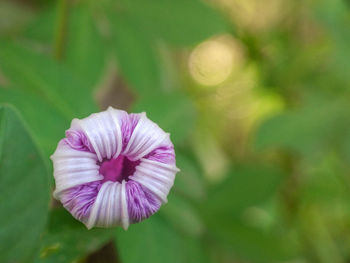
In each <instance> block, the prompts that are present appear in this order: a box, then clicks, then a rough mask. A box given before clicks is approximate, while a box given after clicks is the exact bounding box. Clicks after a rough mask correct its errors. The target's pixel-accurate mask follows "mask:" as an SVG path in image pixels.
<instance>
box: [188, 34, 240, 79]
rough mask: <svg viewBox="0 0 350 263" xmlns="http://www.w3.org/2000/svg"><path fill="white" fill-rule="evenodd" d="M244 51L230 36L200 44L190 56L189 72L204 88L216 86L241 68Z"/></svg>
mask: <svg viewBox="0 0 350 263" xmlns="http://www.w3.org/2000/svg"><path fill="white" fill-rule="evenodd" d="M242 61H243V49H242V47H241V46H240V44H239V43H238V42H237V41H236V40H234V39H233V38H232V37H230V36H226V35H225V36H221V37H219V38H216V39H210V40H208V41H205V42H203V43H201V44H199V45H198V46H197V47H196V48H195V49H194V50H193V51H192V53H191V54H190V57H189V62H188V65H189V71H190V74H191V76H192V77H193V79H194V80H195V81H197V82H198V83H199V84H201V85H204V86H216V85H219V84H221V83H223V82H224V81H225V80H227V79H228V78H229V76H230V75H231V73H232V72H234V71H236V70H237V68H239V67H241V65H242Z"/></svg>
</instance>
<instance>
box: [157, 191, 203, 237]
mask: <svg viewBox="0 0 350 263" xmlns="http://www.w3.org/2000/svg"><path fill="white" fill-rule="evenodd" d="M160 215H162V216H163V217H164V218H166V219H167V221H168V222H169V223H171V224H172V225H173V226H174V227H175V228H177V229H178V230H179V231H181V232H182V233H184V234H186V235H189V236H200V235H201V234H202V233H203V231H204V224H203V222H202V220H201V218H200V216H199V214H198V213H197V211H196V210H195V208H194V207H193V206H192V205H191V204H190V203H189V202H187V201H186V200H185V199H184V198H181V197H180V196H176V195H174V194H170V195H169V196H168V203H167V204H166V205H164V207H162V208H161V210H160Z"/></svg>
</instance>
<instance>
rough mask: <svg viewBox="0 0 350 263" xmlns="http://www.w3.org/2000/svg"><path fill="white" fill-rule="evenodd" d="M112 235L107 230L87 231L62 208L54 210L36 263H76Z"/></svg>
mask: <svg viewBox="0 0 350 263" xmlns="http://www.w3.org/2000/svg"><path fill="white" fill-rule="evenodd" d="M113 235H114V233H113V231H112V230H109V229H99V228H94V229H91V230H87V229H86V227H85V226H84V225H83V224H82V223H80V222H78V221H77V220H75V219H74V218H73V217H72V216H71V215H70V214H69V213H68V212H67V211H66V210H64V209H63V208H61V209H55V210H53V211H52V212H51V214H50V222H49V227H48V230H47V232H46V233H45V234H44V237H43V242H42V244H41V252H40V258H39V259H38V260H37V262H53V263H60V262H62V263H65V262H76V261H77V260H81V259H82V258H84V257H86V255H88V254H89V253H92V252H94V251H96V250H98V249H99V248H101V247H102V246H103V245H104V244H105V243H106V242H108V241H109V240H111V239H112V236H113Z"/></svg>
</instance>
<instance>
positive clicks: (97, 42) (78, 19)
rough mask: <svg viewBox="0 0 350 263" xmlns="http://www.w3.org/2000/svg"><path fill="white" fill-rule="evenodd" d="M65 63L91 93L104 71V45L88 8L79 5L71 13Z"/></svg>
mask: <svg viewBox="0 0 350 263" xmlns="http://www.w3.org/2000/svg"><path fill="white" fill-rule="evenodd" d="M68 22H69V23H68V29H67V30H68V34H67V38H66V44H65V50H64V63H65V64H66V65H67V66H68V67H69V68H70V69H72V70H73V72H74V73H76V74H77V75H78V76H79V77H80V78H82V79H84V81H85V83H86V85H87V87H86V88H87V90H86V92H91V89H92V88H94V87H95V86H96V84H97V82H98V81H99V80H100V79H101V75H102V73H103V70H104V45H103V44H104V43H103V41H102V38H101V35H100V34H99V32H98V31H97V28H96V25H95V22H94V20H93V17H92V14H91V12H90V10H89V8H87V6H84V5H79V6H77V7H75V8H73V9H72V10H71V11H70V16H69V19H68Z"/></svg>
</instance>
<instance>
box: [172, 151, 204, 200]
mask: <svg viewBox="0 0 350 263" xmlns="http://www.w3.org/2000/svg"><path fill="white" fill-rule="evenodd" d="M176 166H177V167H178V168H179V169H180V172H179V173H178V174H177V175H176V178H175V184H174V191H175V192H176V193H179V194H181V195H184V196H185V197H188V198H190V199H193V200H198V201H199V200H202V199H203V198H204V197H205V195H206V189H205V186H204V182H203V177H202V176H201V174H202V172H201V170H200V168H199V165H198V164H197V163H196V162H195V160H193V159H191V158H189V157H188V156H187V155H186V154H183V153H182V152H181V151H179V150H177V149H176Z"/></svg>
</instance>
